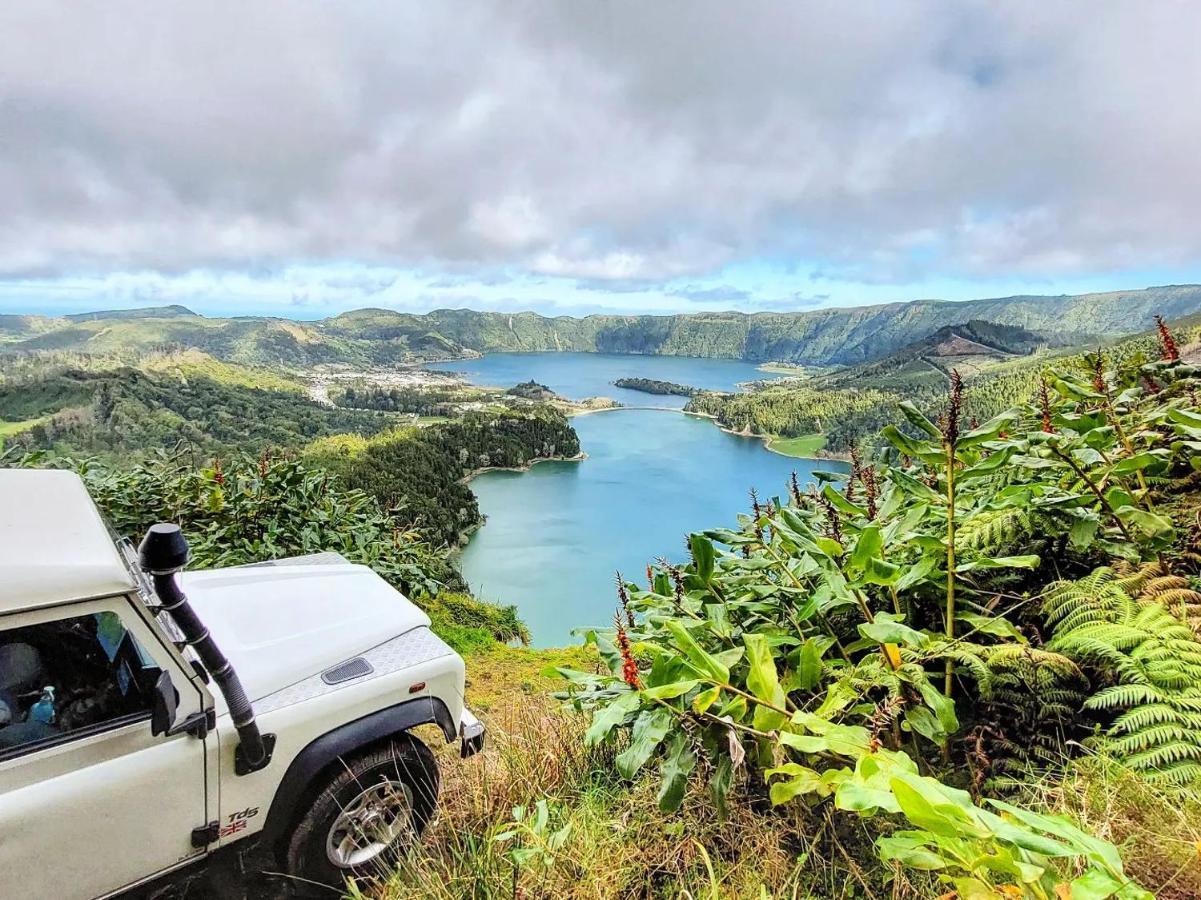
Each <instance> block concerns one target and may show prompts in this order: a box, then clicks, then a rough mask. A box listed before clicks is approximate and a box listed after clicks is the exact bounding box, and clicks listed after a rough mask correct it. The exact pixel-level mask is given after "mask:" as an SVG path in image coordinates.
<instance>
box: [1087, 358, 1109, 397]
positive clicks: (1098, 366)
mask: <svg viewBox="0 0 1201 900" xmlns="http://www.w3.org/2000/svg"><path fill="white" fill-rule="evenodd" d="M1086 359H1088V361H1089V365H1090V367H1091V368H1092V370H1093V390H1094V391H1096V392H1097V393H1098V394H1104V393H1105V356H1104V355H1103V354H1102V353H1101V348H1100V347H1098V348H1097V352H1096V353H1093V354H1091V355H1089V356H1087V357H1086Z"/></svg>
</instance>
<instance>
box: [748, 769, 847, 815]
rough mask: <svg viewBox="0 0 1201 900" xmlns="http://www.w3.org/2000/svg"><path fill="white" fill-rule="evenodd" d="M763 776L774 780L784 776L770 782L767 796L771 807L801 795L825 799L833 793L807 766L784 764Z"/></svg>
mask: <svg viewBox="0 0 1201 900" xmlns="http://www.w3.org/2000/svg"><path fill="white" fill-rule="evenodd" d="M763 774H764V776H765V777H767V778H774V777H775V776H778V775H783V776H786V777H785V778H783V779H780V780H775V781H772V782H771V789H770V790H769V794H770V796H771V802H772V805H773V806H779V805H780V804H782V803H787V802H788V801H789V800H792V799H793V798H794V797H798V796H800V795H802V794H817V796H819V797H827V796H829V795H830V794H831V793H833V790H832V789H831V787H830V786H829V785H828V784H826V783H825V782H823V781H822V776H821V774H820V773H818V772H816V771H814V770H813V769H811V768H809V767H808V766H802V765H801V764H800V763H785V764H784V765H782V766H779V767H777V768H775V769H768V770H767V771H766V772H764V773H763Z"/></svg>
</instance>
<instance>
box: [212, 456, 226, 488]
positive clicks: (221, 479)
mask: <svg viewBox="0 0 1201 900" xmlns="http://www.w3.org/2000/svg"><path fill="white" fill-rule="evenodd" d="M213 481H215V482H217V484H218V485H219V486H220V487H225V473H224V472H222V471H221V457H219V456H214V457H213Z"/></svg>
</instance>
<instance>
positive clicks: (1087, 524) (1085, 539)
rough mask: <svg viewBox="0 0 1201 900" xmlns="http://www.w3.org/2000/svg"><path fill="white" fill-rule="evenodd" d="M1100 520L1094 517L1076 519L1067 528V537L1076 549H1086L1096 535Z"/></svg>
mask: <svg viewBox="0 0 1201 900" xmlns="http://www.w3.org/2000/svg"><path fill="white" fill-rule="evenodd" d="M1100 524H1101V523H1100V522H1098V521H1097V520H1096V519H1078V520H1077V521H1076V522H1074V523H1073V524H1072V527H1071V528H1070V529H1069V530H1068V538H1069V539H1070V540H1071V542H1072V547H1073V548H1075V549H1076V550H1087V549H1088V548H1089V547H1091V546H1092V545H1093V541H1094V540H1095V539H1096V537H1097V528H1098V527H1099V526H1100Z"/></svg>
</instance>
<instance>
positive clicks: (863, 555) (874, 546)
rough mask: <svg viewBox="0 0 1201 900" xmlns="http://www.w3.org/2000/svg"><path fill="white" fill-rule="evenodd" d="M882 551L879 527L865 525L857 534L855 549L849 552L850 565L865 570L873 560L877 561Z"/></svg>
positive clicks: (882, 536)
mask: <svg viewBox="0 0 1201 900" xmlns="http://www.w3.org/2000/svg"><path fill="white" fill-rule="evenodd" d="M883 550H884V534H883V532H881V531H880V526H879V525H867V526H865V527H864V528H863V530H862V531H860V532H859V539H858V540H857V541H855V548H854V549H853V550H852V551H851V558H850V564H851V565H852V566H854V567H856V568H858V569H865V568H867V566H868V564H869V563H870V562H871V561H872V560H873V559H879V558H880V554H881V553H882V552H883Z"/></svg>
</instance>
